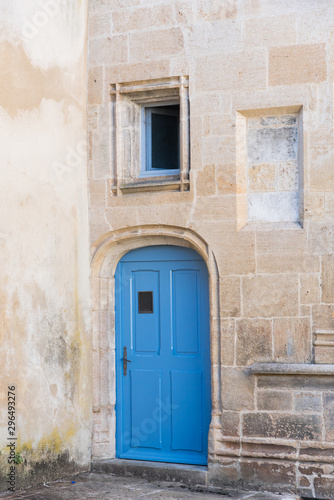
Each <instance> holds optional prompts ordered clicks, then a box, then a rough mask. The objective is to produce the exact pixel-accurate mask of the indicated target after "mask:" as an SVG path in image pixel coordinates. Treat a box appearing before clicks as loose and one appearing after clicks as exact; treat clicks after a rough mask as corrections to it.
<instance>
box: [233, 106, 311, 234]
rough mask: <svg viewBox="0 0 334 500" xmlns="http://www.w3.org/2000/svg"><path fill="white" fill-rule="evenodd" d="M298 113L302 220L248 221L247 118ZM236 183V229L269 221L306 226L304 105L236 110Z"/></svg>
mask: <svg viewBox="0 0 334 500" xmlns="http://www.w3.org/2000/svg"><path fill="white" fill-rule="evenodd" d="M289 114H297V115H298V170H299V221H298V222H297V223H295V222H268V223H266V222H249V221H248V213H247V212H248V199H247V197H248V193H247V163H248V162H247V119H249V118H259V117H265V116H279V115H289ZM236 115H237V116H236V183H237V193H238V194H237V196H236V198H237V201H236V203H237V229H238V230H241V229H244V230H255V229H256V228H257V226H262V227H263V226H264V225H268V226H269V225H270V228H271V229H287V228H296V227H299V228H303V225H304V141H303V106H302V105H295V106H282V107H274V108H272V107H270V108H258V109H244V110H240V109H238V110H237V113H236Z"/></svg>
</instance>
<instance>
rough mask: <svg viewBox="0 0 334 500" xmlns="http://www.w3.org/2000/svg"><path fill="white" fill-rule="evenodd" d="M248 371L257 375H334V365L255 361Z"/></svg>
mask: <svg viewBox="0 0 334 500" xmlns="http://www.w3.org/2000/svg"><path fill="white" fill-rule="evenodd" d="M247 371H248V372H249V373H253V374H255V375H321V376H324V375H329V376H333V375H334V365H326V364H319V365H315V364H307V363H254V364H253V365H252V366H250V367H249V368H248V369H247Z"/></svg>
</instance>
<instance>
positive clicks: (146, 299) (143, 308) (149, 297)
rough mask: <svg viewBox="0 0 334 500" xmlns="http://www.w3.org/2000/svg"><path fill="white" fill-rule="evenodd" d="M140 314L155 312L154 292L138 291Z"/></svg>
mask: <svg viewBox="0 0 334 500" xmlns="http://www.w3.org/2000/svg"><path fill="white" fill-rule="evenodd" d="M138 312H139V314H150V313H151V314H152V313H153V292H138Z"/></svg>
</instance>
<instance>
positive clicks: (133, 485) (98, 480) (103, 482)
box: [0, 473, 296, 500]
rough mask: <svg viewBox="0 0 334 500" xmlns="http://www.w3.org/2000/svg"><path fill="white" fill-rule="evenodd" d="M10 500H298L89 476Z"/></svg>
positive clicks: (285, 496)
mask: <svg viewBox="0 0 334 500" xmlns="http://www.w3.org/2000/svg"><path fill="white" fill-rule="evenodd" d="M0 498H4V499H6V500H9V499H10V500H20V499H23V498H25V499H28V500H35V499H36V500H37V499H39V500H67V499H72V498H77V499H80V500H84V499H96V500H99V499H109V500H120V499H122V500H146V499H147V500H183V499H191V500H223V499H224V498H226V500H227V499H228V500H246V499H247V500H250V499H252V500H293V499H295V498H296V497H295V496H293V495H292V496H289V495H273V494H270V493H255V492H252V493H251V492H249V493H245V492H243V493H240V494H226V495H221V494H220V495H218V494H213V493H203V492H193V491H189V490H188V489H186V488H185V487H182V486H181V485H177V484H172V483H164V482H148V481H146V480H145V479H138V478H127V477H116V476H113V475H111V474H97V473H85V474H79V475H77V476H73V477H72V478H66V479H62V480H58V481H54V482H52V483H48V484H46V485H43V486H39V487H36V488H30V489H27V490H25V491H20V492H17V493H14V494H10V495H6V494H5V495H1V494H0Z"/></svg>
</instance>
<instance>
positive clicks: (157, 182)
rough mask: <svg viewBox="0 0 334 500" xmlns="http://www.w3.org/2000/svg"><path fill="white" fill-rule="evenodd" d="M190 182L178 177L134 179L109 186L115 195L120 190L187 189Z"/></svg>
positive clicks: (130, 191) (126, 192)
mask: <svg viewBox="0 0 334 500" xmlns="http://www.w3.org/2000/svg"><path fill="white" fill-rule="evenodd" d="M189 189H190V183H189V180H184V181H183V182H182V181H180V179H173V180H172V179H154V180H153V179H152V178H151V179H149V180H148V179H145V180H136V181H132V182H128V183H125V184H120V185H119V187H118V188H117V187H116V186H112V187H111V191H112V193H113V194H114V195H117V191H118V190H119V191H121V192H122V193H123V194H131V193H147V192H155V191H189Z"/></svg>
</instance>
